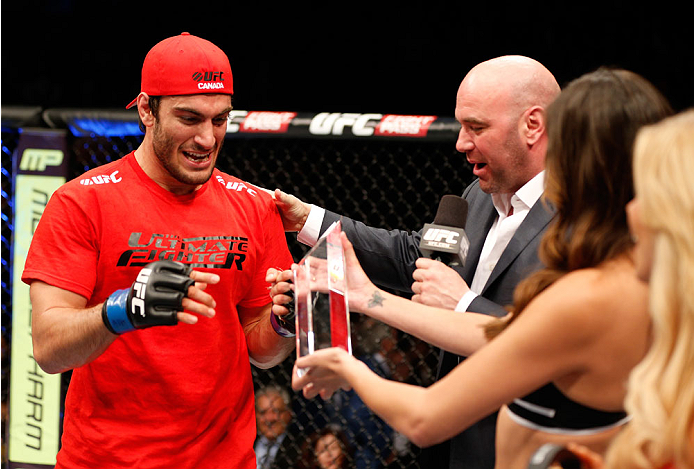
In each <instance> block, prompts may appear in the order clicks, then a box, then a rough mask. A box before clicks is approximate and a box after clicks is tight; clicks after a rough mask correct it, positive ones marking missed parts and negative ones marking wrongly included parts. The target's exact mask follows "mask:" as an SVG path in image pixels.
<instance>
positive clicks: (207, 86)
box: [125, 33, 234, 109]
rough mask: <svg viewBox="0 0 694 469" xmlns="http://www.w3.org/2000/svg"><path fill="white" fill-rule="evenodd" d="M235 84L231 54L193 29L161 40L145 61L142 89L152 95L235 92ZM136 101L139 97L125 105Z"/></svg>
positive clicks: (133, 103)
mask: <svg viewBox="0 0 694 469" xmlns="http://www.w3.org/2000/svg"><path fill="white" fill-rule="evenodd" d="M233 85H234V80H233V77H232V75H231V65H229V58H228V57H227V56H226V54H225V53H224V52H223V51H222V49H220V48H219V47H217V46H215V45H214V44H212V43H211V42H210V41H207V40H205V39H202V38H200V37H197V36H193V35H191V34H190V33H181V34H180V35H178V36H173V37H170V38H168V39H164V40H163V41H161V42H159V43H158V44H157V45H155V46H154V47H152V48H151V49H150V51H149V52H148V53H147V56H146V57H145V61H144V63H143V64H142V84H141V87H140V92H141V93H147V94H148V95H150V96H176V95H186V94H200V93H222V94H234V86H233ZM138 96H139V95H138ZM136 103H137V98H135V99H133V100H132V101H131V102H130V104H128V105H127V106H126V107H125V108H126V109H129V108H131V107H132V106H134V105H135V104H136Z"/></svg>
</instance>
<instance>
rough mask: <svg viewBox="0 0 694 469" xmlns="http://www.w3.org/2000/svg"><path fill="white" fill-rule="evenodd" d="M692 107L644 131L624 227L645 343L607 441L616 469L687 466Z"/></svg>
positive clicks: (692, 461) (693, 331)
mask: <svg viewBox="0 0 694 469" xmlns="http://www.w3.org/2000/svg"><path fill="white" fill-rule="evenodd" d="M693 177H694V110H690V111H687V112H684V113H682V114H680V115H677V116H675V117H672V118H670V119H667V120H665V121H664V122H662V123H660V124H657V125H654V126H649V127H647V128H644V129H643V130H642V132H640V134H639V136H638V139H637V141H636V145H635V152H634V181H635V189H636V198H635V199H634V200H633V201H632V202H631V203H629V206H628V207H627V213H628V216H629V225H630V228H631V230H632V232H633V233H634V236H635V237H636V238H637V239H638V241H637V243H636V254H637V255H636V262H637V270H638V274H639V276H640V277H641V278H643V279H645V280H648V279H649V278H650V295H649V296H650V310H651V316H652V320H653V345H652V346H651V348H650V350H649V352H648V354H647V355H646V357H645V358H644V360H643V361H642V362H641V363H640V364H639V365H638V366H637V367H636V368H635V369H634V371H633V373H632V375H631V377H630V380H629V393H628V395H627V399H626V407H627V410H628V411H629V413H630V414H631V415H632V421H631V422H630V423H629V425H627V428H626V429H625V431H624V432H623V433H622V434H621V435H620V436H619V438H617V439H616V440H615V442H614V444H613V445H612V447H611V449H610V451H609V453H608V457H607V464H608V466H609V467H615V468H617V467H619V468H661V467H672V468H678V469H685V468H692V467H694V289H693V287H692V285H694V182H693V181H692V178H693Z"/></svg>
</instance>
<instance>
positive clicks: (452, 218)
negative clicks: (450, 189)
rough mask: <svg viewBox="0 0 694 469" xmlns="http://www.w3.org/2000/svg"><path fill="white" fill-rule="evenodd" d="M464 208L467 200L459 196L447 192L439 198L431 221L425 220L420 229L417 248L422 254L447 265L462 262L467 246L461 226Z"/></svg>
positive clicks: (463, 223)
mask: <svg viewBox="0 0 694 469" xmlns="http://www.w3.org/2000/svg"><path fill="white" fill-rule="evenodd" d="M467 210H468V204H467V200H465V199H463V198H462V197H460V196H457V195H451V194H448V195H444V196H443V197H442V198H441V202H439V208H438V210H437V211H436V217H435V218H434V223H427V224H425V225H424V228H423V229H422V239H421V240H420V242H419V250H420V251H422V254H423V255H424V256H426V257H429V258H430V259H436V260H438V261H441V262H443V263H444V264H447V265H448V266H463V265H465V258H466V257H467V253H468V249H469V248H470V240H468V237H467V235H466V234H465V230H464V229H463V228H464V227H465V220H466V219H467Z"/></svg>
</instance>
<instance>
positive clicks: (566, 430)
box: [293, 69, 671, 468]
mask: <svg viewBox="0 0 694 469" xmlns="http://www.w3.org/2000/svg"><path fill="white" fill-rule="evenodd" d="M670 113H671V109H670V106H669V105H668V103H667V101H666V100H665V99H664V98H663V97H662V95H661V94H660V93H659V92H658V91H657V90H656V89H655V88H654V87H653V86H652V85H651V84H650V83H649V82H648V81H646V80H645V79H643V78H642V77H640V76H639V75H637V74H634V73H632V72H628V71H625V70H608V69H600V70H598V71H596V72H593V73H589V74H587V75H584V76H583V77H581V78H579V79H577V80H574V81H573V82H572V83H571V84H569V85H568V87H567V88H566V89H565V90H564V91H563V92H562V93H561V95H560V96H559V97H558V98H557V100H556V101H555V102H554V103H553V104H552V105H550V106H549V108H548V110H547V128H548V139H549V140H548V149H547V157H546V159H547V162H546V168H547V175H546V181H547V182H546V189H545V195H544V197H545V199H546V200H547V201H548V202H549V203H551V204H553V205H554V206H555V208H556V210H557V215H556V219H555V220H554V221H553V224H552V226H551V227H550V228H549V229H548V232H547V233H546V235H545V237H544V238H543V242H542V245H541V250H540V258H541V260H542V261H543V263H544V265H545V268H544V269H542V270H540V271H539V272H537V273H536V274H533V275H531V276H530V277H528V278H527V279H526V280H525V281H524V282H523V283H522V284H521V285H520V286H519V287H518V289H517V292H516V296H515V301H514V303H515V305H514V307H513V309H512V312H511V313H510V314H509V316H507V318H505V319H504V320H503V321H500V322H496V321H498V320H494V319H490V318H489V317H488V316H480V315H475V314H474V313H465V314H460V313H454V312H451V311H444V310H439V309H436V308H430V307H427V306H423V305H421V304H416V303H413V302H410V301H408V300H405V299H403V298H400V297H397V296H394V295H390V294H389V293H386V292H384V291H382V290H379V289H377V288H376V287H375V286H374V285H373V284H372V283H371V282H370V281H369V280H368V278H367V277H366V276H365V275H364V273H363V271H362V270H361V269H360V268H359V264H358V261H357V260H356V257H355V256H354V253H353V251H352V249H351V245H350V244H349V242H348V241H347V239H346V237H344V238H343V241H344V242H345V244H346V245H347V246H348V247H347V248H346V256H347V259H348V264H347V269H346V270H347V276H348V285H349V302H350V308H351V309H353V310H355V311H360V312H363V313H365V314H367V315H369V316H372V317H374V318H375V319H379V320H382V321H384V322H387V323H389V324H391V325H393V326H395V327H398V328H401V329H402V330H404V331H406V332H409V333H412V334H414V335H418V336H419V337H421V338H423V339H425V340H428V341H430V342H432V343H434V344H435V345H436V341H435V339H436V337H432V336H431V335H429V332H427V331H428V330H431V328H430V327H429V326H428V324H432V323H434V322H439V321H443V322H445V323H446V324H447V325H448V329H449V330H452V331H455V333H456V334H457V335H458V338H459V339H458V341H456V342H453V341H450V340H449V341H448V342H447V343H446V344H445V345H446V347H447V349H448V350H450V351H452V352H455V353H458V354H462V355H471V356H469V358H468V359H467V360H465V361H463V362H462V363H461V364H460V365H458V367H456V369H455V370H454V371H453V372H452V373H450V374H449V375H447V376H446V377H445V378H443V379H442V380H441V381H439V382H437V383H436V384H434V385H432V386H430V387H429V388H426V389H425V388H421V387H417V386H410V385H406V384H403V383H396V382H393V381H388V380H385V379H382V378H380V377H378V376H376V375H375V374H373V373H372V372H370V371H369V370H368V368H367V367H366V366H364V365H363V364H362V363H361V362H359V361H358V360H356V359H354V358H353V357H351V356H350V355H348V354H347V353H346V352H344V351H343V350H341V349H327V350H320V351H318V352H315V353H314V354H312V355H309V356H306V357H302V358H300V359H298V360H297V362H296V366H297V367H298V368H304V369H307V370H308V371H307V372H306V373H304V374H303V376H302V377H298V375H295V376H294V382H293V387H294V388H295V389H301V388H303V389H304V394H306V395H307V396H313V395H316V394H319V393H321V392H322V393H323V394H324V395H325V394H326V393H329V392H330V390H332V389H335V388H336V386H337V385H338V384H341V385H344V386H347V385H349V386H352V387H353V388H354V389H355V390H356V392H357V393H358V394H359V395H360V397H361V398H362V399H363V401H364V402H365V403H366V404H367V405H368V406H369V407H371V408H372V409H373V410H374V411H375V412H377V413H378V414H379V415H380V416H381V417H383V418H384V420H385V421H386V422H387V423H388V424H390V425H391V426H392V427H393V428H394V429H396V430H398V431H400V432H402V433H404V434H405V435H406V436H408V437H409V438H410V440H412V441H413V442H414V443H415V444H417V445H419V446H429V445H432V444H435V443H437V442H440V441H443V440H445V439H447V438H449V437H451V436H453V435H456V434H457V433H459V432H460V431H462V430H463V429H465V428H467V427H468V426H470V425H471V424H473V423H474V422H476V421H477V420H479V419H481V418H483V417H484V416H486V415H488V414H490V413H492V412H494V411H495V410H497V409H499V408H500V407H502V412H500V413H499V419H498V423H497V442H496V465H497V467H499V468H512V467H519V468H520V467H523V468H524V467H526V465H527V462H528V459H529V457H530V455H531V454H532V452H533V451H534V450H535V449H536V448H537V447H539V446H540V445H542V444H543V443H547V442H554V443H560V444H563V443H566V442H568V441H578V442H580V443H581V444H583V445H585V446H587V447H589V448H591V449H593V450H594V451H597V452H603V451H604V450H605V448H606V447H607V444H608V442H609V441H610V440H611V439H612V437H613V436H614V435H615V434H616V433H617V432H618V431H619V429H620V428H621V426H622V425H623V424H624V423H625V421H626V420H627V417H626V414H625V413H624V406H623V400H624V395H625V386H624V383H625V381H626V379H627V376H628V374H629V372H630V370H631V369H632V368H633V367H634V365H636V363H638V362H639V360H641V358H642V357H643V356H644V354H645V352H646V350H647V348H648V344H649V327H650V322H649V318H648V313H647V309H646V304H647V287H646V285H645V284H644V283H643V282H641V281H639V280H638V279H637V278H636V276H635V274H634V264H633V260H632V248H633V242H632V241H631V238H630V235H629V231H628V227H627V222H626V215H625V211H624V207H625V205H626V204H627V202H628V201H629V200H630V199H631V198H632V197H633V185H632V178H631V151H632V145H633V140H634V137H635V135H636V132H637V131H638V129H639V128H640V127H641V126H643V125H646V124H650V123H654V122H657V121H659V120H661V119H662V118H664V117H666V116H667V115H669V114H670ZM490 321H491V322H490ZM439 324H440V323H439ZM482 326H484V327H482ZM485 330H486V334H485ZM497 335H498V336H497ZM494 336H497V337H495V338H493V340H490V341H489V343H488V344H487V341H488V340H489V338H491V337H494ZM432 339H434V340H432ZM485 344H486V345H485ZM473 352H474V354H473ZM506 404H509V405H506Z"/></svg>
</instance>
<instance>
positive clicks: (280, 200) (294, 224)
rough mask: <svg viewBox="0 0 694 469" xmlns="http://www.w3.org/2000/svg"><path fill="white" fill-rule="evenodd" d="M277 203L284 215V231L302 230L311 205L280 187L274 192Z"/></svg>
mask: <svg viewBox="0 0 694 469" xmlns="http://www.w3.org/2000/svg"><path fill="white" fill-rule="evenodd" d="M274 199H275V205H276V206H277V209H278V210H279V212H280V217H282V226H283V227H284V231H301V229H302V228H303V227H304V224H305V223H306V219H307V218H308V214H309V213H310V212H311V206H310V205H309V204H307V203H305V202H302V201H301V200H299V199H298V198H297V197H295V196H293V195H291V194H285V193H284V192H282V191H281V190H279V189H275V192H274Z"/></svg>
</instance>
